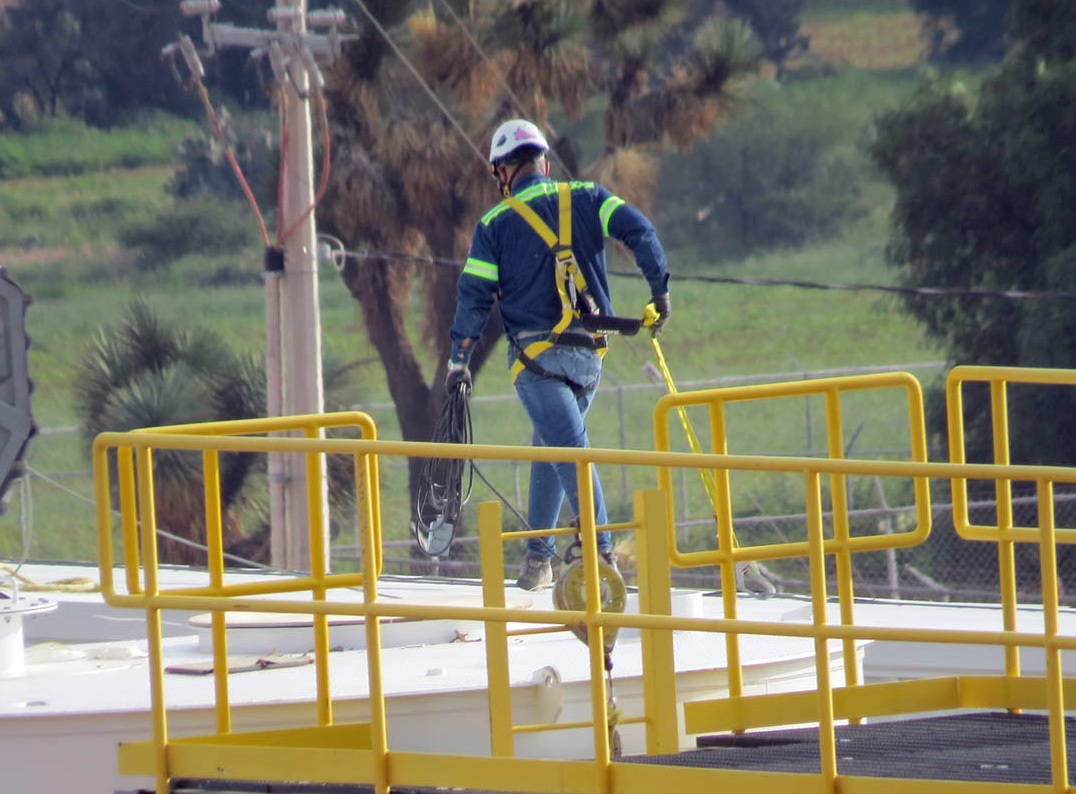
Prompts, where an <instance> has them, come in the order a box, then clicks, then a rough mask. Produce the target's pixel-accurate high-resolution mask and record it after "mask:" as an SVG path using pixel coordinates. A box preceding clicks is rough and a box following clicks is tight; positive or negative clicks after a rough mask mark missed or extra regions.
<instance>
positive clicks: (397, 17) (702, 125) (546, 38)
mask: <svg viewBox="0 0 1076 794" xmlns="http://www.w3.org/2000/svg"><path fill="white" fill-rule="evenodd" d="M365 5H366V8H369V9H371V10H372V13H374V14H375V16H376V17H377V19H378V20H379V23H380V25H381V26H383V27H384V28H387V29H389V30H391V31H392V32H393V36H394V41H395V42H397V46H399V47H400V48H401V49H403V51H404V53H405V56H406V57H407V60H408V61H409V63H410V64H413V65H414V67H415V68H416V69H417V70H418V71H419V73H420V74H421V75H422V78H423V80H424V81H425V83H426V84H427V85H429V86H430V87H431V88H432V89H433V90H434V92H435V93H436V94H437V96H438V97H439V98H440V100H441V101H442V102H443V103H444V104H445V105H446V106H447V107H448V109H449V110H450V112H451V113H452V115H453V118H454V119H455V120H456V123H457V124H459V125H460V126H461V127H462V128H463V130H465V131H466V132H467V133H468V136H469V140H466V139H464V137H463V136H462V135H460V134H459V131H458V130H457V129H455V128H454V126H455V125H453V124H452V123H450V122H449V121H448V120H447V119H446V118H445V116H444V115H443V113H442V112H441V111H440V110H439V109H438V108H437V107H436V106H435V105H434V104H433V103H432V102H431V101H430V100H429V97H428V96H427V95H426V94H425V93H424V90H423V88H422V87H421V86H420V85H419V84H418V82H417V81H416V80H415V79H414V76H413V75H412V74H411V72H410V71H409V70H408V69H407V68H405V64H402V63H401V62H400V60H399V59H397V58H396V56H395V54H394V53H393V52H392V49H391V48H390V46H389V45H388V43H387V42H386V41H385V40H384V38H383V37H382V35H381V33H380V31H378V30H377V29H376V28H375V27H374V26H367V27H366V28H364V29H363V30H362V32H361V33H360V35H359V40H358V41H356V42H354V43H353V44H351V45H350V46H349V47H348V48H347V50H346V52H345V57H344V58H343V59H342V61H341V62H340V63H338V65H337V67H336V68H335V69H334V71H333V72H332V73H331V74H330V76H329V86H330V88H329V102H330V116H331V118H332V121H333V124H334V139H335V140H334V143H333V147H334V151H335V152H336V156H335V162H334V167H333V180H332V183H331V186H330V195H329V196H328V198H327V201H326V202H324V203H323V204H322V208H323V209H322V210H320V211H319V215H318V221H319V224H320V225H321V226H322V228H325V229H326V230H328V231H331V232H332V233H333V234H335V235H337V236H338V237H340V238H342V239H343V240H344V241H345V243H346V244H347V245H348V247H349V248H352V249H356V248H364V247H365V248H370V249H377V250H382V251H398V252H404V253H409V254H424V255H430V256H432V257H436V258H443V259H459V258H461V257H462V256H463V255H464V254H465V253H466V250H467V247H468V243H469V240H470V232H471V229H472V227H473V224H474V221H475V219H476V218H477V217H478V216H479V214H480V213H481V212H482V211H483V210H484V209H485V208H486V207H488V206H489V205H491V204H492V203H493V202H495V201H496V200H497V198H498V196H497V193H496V186H495V184H494V182H493V180H491V179H490V178H489V176H488V171H487V170H486V168H485V163H484V155H483V154H482V152H483V151H485V149H486V146H487V144H488V140H489V136H490V135H491V134H492V131H493V129H494V128H495V127H496V125H497V124H499V123H500V122H501V121H503V120H504V119H505V118H508V117H511V116H514V115H521V116H528V117H530V118H533V119H534V120H535V121H537V122H538V123H539V124H540V125H542V126H545V127H546V128H547V129H549V124H548V121H549V119H548V113H549V111H550V107H551V106H552V105H559V106H560V107H561V108H563V110H564V111H565V112H566V113H567V114H568V115H569V116H572V115H576V114H578V113H580V112H581V110H582V109H583V106H584V103H587V102H594V101H597V100H603V101H604V102H605V103H606V110H605V120H606V124H605V128H606V131H605V138H606V150H605V152H604V153H603V155H602V156H601V158H600V159H599V160H598V161H597V162H596V163H595V164H594V165H593V166H592V167H591V168H590V169H588V170H587V172H586V174H585V175H587V176H591V177H593V178H596V179H598V180H599V181H601V182H602V183H603V184H606V185H607V186H608V187H610V188H611V189H612V190H614V191H616V192H618V193H619V194H620V195H622V196H624V197H625V198H626V199H628V200H629V201H632V202H633V203H636V204H638V205H640V206H643V207H645V206H646V203H647V202H646V199H647V196H648V193H649V189H650V188H651V187H652V186H653V184H654V180H655V177H656V160H655V151H656V150H657V149H659V148H660V147H661V146H662V145H664V144H665V143H666V142H667V141H671V142H672V143H674V144H676V145H678V146H681V147H683V146H686V145H688V144H690V142H691V141H692V140H694V138H695V137H697V136H698V135H701V134H703V133H705V132H707V131H708V130H709V129H710V128H711V127H712V125H713V124H714V123H715V122H716V121H717V119H718V118H719V117H720V114H721V111H722V109H723V108H724V107H725V106H726V104H727V100H728V99H729V96H730V94H729V87H730V86H731V84H732V81H733V80H734V78H736V77H737V76H739V75H741V74H743V73H744V72H745V71H747V70H749V69H751V68H752V67H753V65H754V62H755V60H756V58H757V48H755V47H754V45H753V43H752V41H751V39H750V35H749V33H748V32H747V28H746V26H744V25H743V24H740V23H737V22H736V21H735V20H725V21H720V20H715V21H713V22H711V23H707V25H704V26H703V27H702V29H701V30H700V33H699V35H697V36H696V37H695V40H694V42H693V44H692V46H691V47H690V49H689V50H688V51H687V52H686V54H685V55H684V56H683V57H682V58H679V59H678V60H677V61H676V62H669V59H667V58H665V57H664V56H663V52H664V49H663V41H664V39H665V38H668V37H669V36H671V35H673V27H672V25H673V23H674V22H675V21H676V20H675V16H674V12H673V9H674V8H675V7H676V6H678V5H679V4H677V3H673V2H668V1H667V0H617V2H612V0H512V2H507V3H506V2H504V1H503V0H442V2H440V3H429V2H422V3H404V2H368V3H366V4H365ZM412 11H413V12H412ZM676 35H679V36H682V32H678V33H677V34H676ZM663 37H664V38H663ZM476 45H477V46H476ZM588 106H589V105H588ZM553 139H554V140H555V141H556V142H555V143H554V150H555V153H556V154H557V155H558V159H559V160H560V162H561V163H562V164H564V165H565V166H566V169H565V170H567V171H568V173H567V174H563V176H572V177H576V176H579V174H578V172H577V168H576V165H575V161H574V157H573V156H572V153H573V152H574V151H575V149H574V147H573V146H572V145H571V142H570V141H566V140H563V139H556V136H553ZM458 275H459V270H458V268H455V267H428V266H415V265H404V264H400V262H399V261H388V260H384V259H377V258H365V259H357V258H349V259H348V261H347V263H346V265H345V266H344V268H343V270H342V276H343V280H344V283H345V285H346V286H347V288H348V290H349V291H350V292H351V294H352V295H353V296H354V298H355V299H356V301H358V303H359V304H360V306H361V307H362V311H363V317H364V322H365V325H366V329H367V332H368V334H369V336H370V339H371V341H372V342H373V344H374V346H375V348H376V349H377V351H378V354H379V356H380V358H381V361H382V364H383V365H384V368H385V372H386V375H387V379H388V386H389V391H390V394H391V396H392V399H393V400H394V402H395V404H396V412H397V417H398V419H399V422H400V426H401V430H402V432H403V436H404V438H405V439H409V440H418V441H422V440H428V439H429V438H430V436H431V434H432V431H433V426H434V423H435V421H436V418H437V416H438V414H439V412H440V406H441V402H442V400H443V394H442V391H441V388H440V384H441V383H442V381H443V378H444V370H445V363H446V361H447V359H448V352H449V340H448V329H449V326H450V325H451V322H452V317H453V314H454V310H455V284H456V279H457V277H458ZM416 288H418V289H422V290H424V299H423V303H422V305H423V311H422V317H421V322H419V323H418V324H417V329H416V331H414V332H413V331H412V325H414V324H413V323H410V322H409V320H410V318H409V311H411V307H412V306H413V300H412V296H411V292H412V290H413V289H416ZM416 332H417V333H418V334H420V336H419V337H418V339H419V340H420V341H417V342H416V341H415V338H414V337H413V336H412V333H416ZM500 333H501V329H500V323H499V321H498V320H497V318H496V317H493V318H491V321H490V323H489V324H488V326H487V328H486V332H485V334H484V337H483V339H482V340H481V341H480V343H479V345H478V347H477V348H476V351H475V355H474V357H473V358H472V364H471V366H472V370H473V371H474V372H475V373H477V372H478V371H479V370H480V369H481V367H482V365H483V364H484V362H485V361H486V359H487V357H488V355H489V352H490V350H491V348H492V345H493V343H494V342H495V341H496V339H497V338H498V337H499V335H500ZM419 346H421V347H423V348H425V349H426V350H427V351H429V352H432V354H433V359H434V361H436V362H437V363H436V367H435V369H434V371H433V373H432V377H428V376H427V375H425V374H424V373H423V370H422V365H421V359H422V358H428V356H419V354H418V352H417V347H419ZM431 384H432V385H431ZM420 466H421V461H417V460H415V461H412V467H411V472H410V482H411V486H412V488H411V490H412V494H414V493H415V490H416V488H417V487H418V482H419V472H420ZM411 501H412V504H414V502H415V500H414V499H413V498H412V500H411Z"/></svg>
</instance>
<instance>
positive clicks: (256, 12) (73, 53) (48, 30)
mask: <svg viewBox="0 0 1076 794" xmlns="http://www.w3.org/2000/svg"><path fill="white" fill-rule="evenodd" d="M329 4H330V0H311V2H310V3H309V6H310V8H320V7H324V6H326V5H329ZM4 5H6V6H7V7H6V8H4V7H3V6H4ZM270 5H271V3H269V2H267V1H266V0H228V2H225V3H224V4H223V8H222V11H221V19H222V20H226V21H228V22H232V23H235V24H238V25H248V26H256V27H265V26H266V24H267V20H266V17H265V12H266V9H267V8H268V7H269V6H270ZM198 28H199V23H198V21H197V20H193V19H188V18H186V17H184V16H183V15H182V13H181V12H180V4H179V2H178V0H175V2H173V1H172V0H21V2H16V3H14V4H0V63H3V64H4V68H3V69H2V70H0V110H2V111H3V114H4V117H5V119H7V120H8V122H9V123H13V124H14V123H18V122H19V120H20V116H21V115H25V110H24V108H20V107H19V106H20V105H23V106H25V104H26V102H27V101H29V102H31V103H32V104H33V105H34V106H35V108H36V111H37V112H38V113H40V114H43V115H47V116H57V115H69V116H76V117H78V118H81V119H83V120H85V121H87V122H89V123H91V124H97V125H102V126H104V125H108V124H112V123H114V122H115V121H116V119H117V115H118V114H120V113H122V112H123V111H127V110H132V109H138V108H144V107H147V106H148V107H158V108H165V109H168V110H173V111H182V112H195V111H196V110H197V109H198V108H197V105H196V103H195V102H194V101H193V100H192V99H191V98H190V97H189V96H188V95H186V94H184V92H183V91H181V90H180V87H179V85H178V84H177V83H176V80H175V79H174V77H173V75H172V73H171V70H170V69H168V68H167V67H166V66H165V65H164V64H163V63H162V62H161V48H162V47H164V46H165V45H166V44H168V43H169V42H172V41H175V39H176V37H177V36H178V35H179V34H180V33H181V32H186V33H188V34H190V35H191V36H192V37H196V36H197V34H198ZM206 65H207V67H208V68H209V69H210V70H211V71H210V79H209V82H210V83H212V84H213V85H214V86H215V87H216V88H217V89H219V90H221V91H223V92H224V93H225V94H227V95H228V96H230V97H231V98H232V99H233V100H238V101H240V102H241V103H243V104H246V105H251V104H264V101H265V100H264V97H263V96H262V94H261V91H260V90H259V86H258V81H257V79H256V72H255V70H254V69H252V68H248V67H249V63H248V57H247V54H246V53H244V52H240V51H239V50H234V49H228V50H225V51H224V52H223V53H222V54H221V57H220V58H219V59H213V61H210V62H208V63H207V64H206Z"/></svg>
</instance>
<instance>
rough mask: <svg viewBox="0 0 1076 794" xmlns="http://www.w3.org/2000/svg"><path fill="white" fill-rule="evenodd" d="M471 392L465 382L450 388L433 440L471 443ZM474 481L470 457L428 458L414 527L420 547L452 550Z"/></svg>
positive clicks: (433, 550)
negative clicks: (468, 458)
mask: <svg viewBox="0 0 1076 794" xmlns="http://www.w3.org/2000/svg"><path fill="white" fill-rule="evenodd" d="M470 395H471V387H470V386H469V385H467V384H466V383H463V382H461V383H459V384H458V385H457V386H456V388H454V389H452V390H451V391H450V392H449V394H448V398H447V399H446V400H445V404H444V406H443V407H442V408H441V416H440V417H439V418H438V420H437V426H436V427H435V428H434V430H433V438H432V439H431V441H434V442H437V443H449V444H470V443H471V440H472V437H473V435H472V429H471V408H470V404H469V399H470ZM473 482H474V464H473V463H472V462H471V461H470V460H465V459H463V458H426V459H425V460H424V461H423V464H422V472H421V480H420V484H419V489H418V494H417V496H416V498H415V518H414V522H413V527H414V532H415V540H416V541H417V542H418V545H419V548H420V549H422V551H424V552H425V553H426V554H428V555H429V556H431V557H440V556H443V555H445V554H446V553H447V552H448V547H449V546H450V545H451V543H452V539H453V537H455V533H456V527H457V526H459V520H460V513H461V512H462V511H463V506H464V505H465V504H467V500H468V499H470V498H471V486H472V484H473Z"/></svg>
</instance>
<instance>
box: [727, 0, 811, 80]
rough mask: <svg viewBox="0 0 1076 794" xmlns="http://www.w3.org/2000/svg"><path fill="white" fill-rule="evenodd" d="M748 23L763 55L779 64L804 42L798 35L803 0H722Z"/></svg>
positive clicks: (803, 38) (805, 42)
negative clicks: (760, 45) (760, 44)
mask: <svg viewBox="0 0 1076 794" xmlns="http://www.w3.org/2000/svg"><path fill="white" fill-rule="evenodd" d="M725 4H726V5H727V6H728V7H729V8H730V9H731V10H732V11H733V13H735V14H737V15H738V16H742V17H743V18H744V19H746V20H747V22H748V23H749V24H750V25H751V30H753V31H754V32H755V35H756V36H758V40H759V41H760V42H761V43H762V52H763V55H765V57H766V58H768V59H769V60H771V61H773V62H774V63H775V64H777V67H778V69H780V68H781V67H782V65H783V64H784V62H785V60H786V59H787V58H788V56H789V55H791V54H793V53H794V52H796V51H797V50H799V49H800V48H804V47H806V45H807V40H806V38H805V37H803V36H801V35H800V32H799V31H800V14H801V13H802V12H803V7H804V5H806V0H725Z"/></svg>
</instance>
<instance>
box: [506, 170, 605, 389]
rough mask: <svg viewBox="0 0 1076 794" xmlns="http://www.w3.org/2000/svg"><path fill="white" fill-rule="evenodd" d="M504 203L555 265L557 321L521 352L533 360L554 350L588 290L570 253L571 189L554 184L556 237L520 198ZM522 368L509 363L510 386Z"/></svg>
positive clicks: (518, 361) (520, 363) (602, 351)
mask: <svg viewBox="0 0 1076 794" xmlns="http://www.w3.org/2000/svg"><path fill="white" fill-rule="evenodd" d="M504 203H505V204H507V205H508V206H509V207H511V208H512V209H513V210H515V211H516V212H517V213H519V216H520V217H521V218H523V220H525V221H526V222H527V225H528V226H530V227H531V228H532V229H534V231H535V232H536V233H537V234H538V236H539V237H541V238H542V240H544V241H545V244H546V245H548V246H549V247H550V248H551V249H552V251H553V259H554V263H555V266H556V282H557V295H558V296H559V297H560V311H561V314H560V320H558V321H557V324H556V325H555V326H553V330H552V331H550V333H549V336H548V337H547V338H545V339H542V340H539V341H537V342H531V344H529V345H527V347H526V348H524V349H523V355H524V356H526V357H527V358H530V359H534V358H536V357H537V356H538V355H539V354H540V353H544V352H545V351H546V350H548V349H549V348H551V347H553V345H555V344H556V343H557V337H559V336H560V335H561V333H563V332H564V331H565V330H566V329H567V328H568V326H569V325H571V323H572V320H573V319H574V318H575V317H578V316H579V312H578V310H577V309H576V308H575V301H576V296H577V295H579V294H581V293H583V292H585V291H586V289H587V282H586V279H584V278H583V273H582V272H581V271H580V270H579V265H577V264H576V261H575V254H573V253H572V189H571V186H570V185H568V183H566V182H558V183H557V204H558V218H557V220H558V224H557V227H558V230H559V232H560V236H559V237H558V236H557V235H556V234H554V232H553V230H552V229H550V228H549V226H548V225H546V222H545V221H543V220H542V219H541V217H539V215H538V213H537V212H535V211H534V210H532V209H531V208H530V207H529V206H527V205H526V204H525V203H523V202H522V201H520V200H519V199H517V198H515V197H514V196H509V197H508V198H506V199H505V200H504ZM607 349H608V348H604V347H603V348H599V350H598V355H600V356H604V355H605V352H606V350H607ZM523 369H524V364H523V361H522V359H521V358H517V359H516V361H515V363H514V364H512V370H511V371H512V381H513V383H514V382H515V379H516V378H517V377H519V373H520V372H522V371H523Z"/></svg>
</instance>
